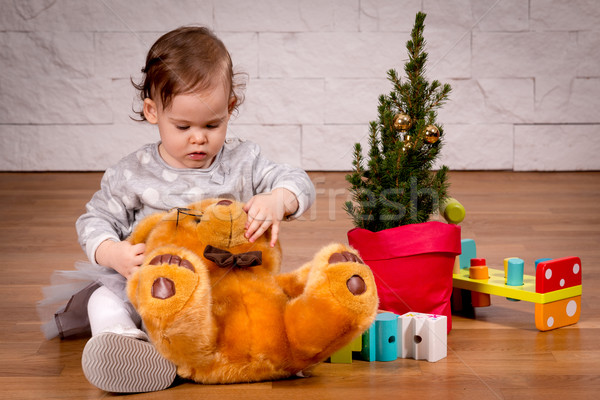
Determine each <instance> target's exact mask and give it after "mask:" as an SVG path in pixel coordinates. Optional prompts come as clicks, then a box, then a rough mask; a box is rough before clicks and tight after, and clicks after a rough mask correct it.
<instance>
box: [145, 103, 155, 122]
mask: <svg viewBox="0 0 600 400" xmlns="http://www.w3.org/2000/svg"><path fill="white" fill-rule="evenodd" d="M144 117H146V121H148V122H150V123H151V124H156V123H157V122H158V109H157V107H156V102H155V101H154V100H152V99H150V98H145V99H144Z"/></svg>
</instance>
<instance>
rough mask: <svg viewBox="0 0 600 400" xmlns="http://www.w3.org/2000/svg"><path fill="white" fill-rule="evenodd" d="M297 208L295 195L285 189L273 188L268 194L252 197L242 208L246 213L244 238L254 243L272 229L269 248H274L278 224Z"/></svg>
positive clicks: (277, 234)
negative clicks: (246, 220)
mask: <svg viewBox="0 0 600 400" xmlns="http://www.w3.org/2000/svg"><path fill="white" fill-rule="evenodd" d="M298 207H299V203H298V199H297V198H296V195H295V194H294V193H292V192H291V191H289V190H288V189H285V188H275V189H273V191H271V192H270V193H261V194H258V195H256V196H254V197H252V198H251V199H250V201H249V202H248V203H246V205H245V206H244V211H246V212H247V213H248V222H246V238H248V239H249V240H250V241H251V242H254V241H255V240H256V239H258V238H259V237H260V236H261V235H262V234H263V233H265V231H266V230H267V229H269V227H272V228H271V247H274V246H275V243H277V238H278V236H279V224H280V223H281V221H282V220H283V219H284V218H285V217H286V216H289V215H292V214H294V213H295V212H296V211H297V210H298Z"/></svg>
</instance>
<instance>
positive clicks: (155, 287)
mask: <svg viewBox="0 0 600 400" xmlns="http://www.w3.org/2000/svg"><path fill="white" fill-rule="evenodd" d="M150 294H152V297H154V298H155V299H160V300H165V299H168V298H169V297H173V296H175V282H173V281H172V280H170V279H169V278H163V277H160V278H157V279H156V280H155V281H154V283H153V284H152V291H151V293H150Z"/></svg>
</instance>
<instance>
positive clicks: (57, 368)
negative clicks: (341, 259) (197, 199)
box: [0, 172, 600, 400]
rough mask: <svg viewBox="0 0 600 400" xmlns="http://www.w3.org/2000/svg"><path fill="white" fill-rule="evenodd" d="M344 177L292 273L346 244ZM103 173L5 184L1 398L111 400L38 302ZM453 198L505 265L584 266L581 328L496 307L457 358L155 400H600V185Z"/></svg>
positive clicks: (312, 215) (563, 179) (308, 221)
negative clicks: (46, 329) (334, 244)
mask: <svg viewBox="0 0 600 400" xmlns="http://www.w3.org/2000/svg"><path fill="white" fill-rule="evenodd" d="M343 177H344V175H343V174H341V173H312V174H311V178H312V179H313V181H314V183H315V185H316V188H317V193H318V199H317V202H316V204H315V206H314V207H313V209H312V211H309V212H308V213H307V214H306V215H305V216H304V217H303V218H302V219H301V220H300V221H296V222H290V223H286V224H285V226H284V231H283V233H282V238H281V239H282V245H283V249H284V253H285V259H284V265H285V267H286V269H291V268H295V267H296V266H298V265H299V264H300V263H301V262H303V261H305V260H308V259H309V258H311V255H312V254H313V253H314V252H315V251H316V250H317V249H318V248H319V247H321V246H322V245H324V244H326V243H327V242H330V241H343V242H345V241H346V236H345V235H346V231H347V230H348V229H350V228H351V224H350V221H349V219H348V218H347V217H346V215H345V213H344V211H343V210H342V203H343V201H344V200H345V199H346V196H347V192H346V191H345V189H346V187H347V185H346V183H345V181H344V178H343ZM99 180H100V175H99V174H97V173H58V174H56V173H44V174H37V173H35V174H34V173H31V174H29V173H26V174H13V173H5V174H0V213H1V217H0V221H1V224H0V260H1V261H0V270H1V272H2V279H0V298H1V299H2V304H1V305H0V315H1V322H0V354H1V360H2V362H1V363H0V398H6V399H49V398H53V399H98V398H104V397H112V396H113V395H112V394H108V393H105V392H102V391H100V390H98V389H96V388H94V387H92V386H91V385H90V384H88V382H87V381H86V380H85V378H84V376H83V374H82V371H81V366H80V357H81V351H82V348H83V346H84V344H85V340H84V339H81V340H72V341H62V342H61V341H60V340H58V339H54V340H50V341H46V340H45V339H44V338H43V336H42V334H41V333H40V331H39V324H40V323H39V321H38V318H37V314H36V310H35V304H36V302H37V301H38V300H40V299H41V297H42V294H41V287H42V286H44V285H46V284H48V282H49V278H50V275H51V273H52V271H53V270H55V269H69V268H71V267H72V265H73V263H74V262H75V261H77V260H79V259H83V258H84V254H83V252H82V250H81V249H80V248H79V245H78V244H77V238H76V234H75V229H74V223H75V219H76V218H77V217H78V215H79V214H80V213H81V212H82V211H83V207H84V204H85V203H86V202H87V200H88V199H89V198H90V197H91V195H92V193H93V192H94V191H95V190H97V188H98V186H99ZM451 183H452V186H451V193H452V195H453V196H454V197H456V198H457V199H459V200H460V201H461V202H462V203H463V204H464V205H465V207H466V209H467V217H466V219H465V221H464V223H463V224H462V232H463V238H474V239H476V240H477V244H478V250H479V254H480V255H481V256H482V257H485V258H487V260H488V264H489V265H492V266H499V265H500V263H501V260H502V259H503V258H505V257H508V256H519V257H521V258H523V259H524V260H525V262H526V271H525V273H527V274H532V273H533V267H532V263H533V260H535V259H537V258H541V257H562V256H569V255H576V256H579V257H581V259H582V264H583V300H582V314H581V320H580V321H579V323H578V324H576V325H574V326H570V327H566V328H562V329H558V330H555V331H549V332H544V333H542V332H538V331H537V330H536V329H535V324H534V307H533V305H532V304H531V303H526V302H517V303H514V302H509V301H507V300H505V299H503V298H497V297H492V306H491V307H488V308H484V309H479V310H478V312H477V318H476V319H467V318H463V317H458V316H455V317H454V318H453V326H454V329H453V330H452V332H451V333H450V335H449V337H448V357H447V358H445V359H443V360H441V361H439V362H437V363H428V362H426V361H415V360H411V359H399V360H397V361H393V362H373V363H368V362H363V361H355V362H354V363H352V364H348V365H340V364H337V365H334V364H321V365H320V366H318V367H317V368H316V369H315V371H314V375H313V376H312V377H310V378H303V379H291V380H284V381H278V382H266V383H258V384H251V385H228V386H204V385H196V384H192V383H187V382H183V383H179V384H177V385H176V386H174V387H172V388H170V389H168V390H165V391H162V392H157V393H148V394H138V395H131V396H128V397H131V398H143V399H171V398H173V399H175V398H177V399H185V398H201V399H213V398H214V399H228V398H238V397H239V398H247V399H249V398H257V399H264V398H282V399H300V398H301V399H303V400H306V399H329V398H343V399H345V400H349V399H361V400H364V399H377V398H380V399H390V398H413V399H416V398H428V399H434V398H435V399H446V398H456V399H463V398H476V399H478V400H484V399H513V398H514V399H525V398H526V399H591V398H598V396H599V394H598V393H600V173H510V172H455V173H452V174H451Z"/></svg>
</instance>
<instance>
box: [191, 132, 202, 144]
mask: <svg viewBox="0 0 600 400" xmlns="http://www.w3.org/2000/svg"><path fill="white" fill-rule="evenodd" d="M190 142H192V143H194V144H198V143H200V144H202V143H205V142H206V135H205V134H204V132H202V131H201V130H197V131H194V132H192V134H191V136H190Z"/></svg>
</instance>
